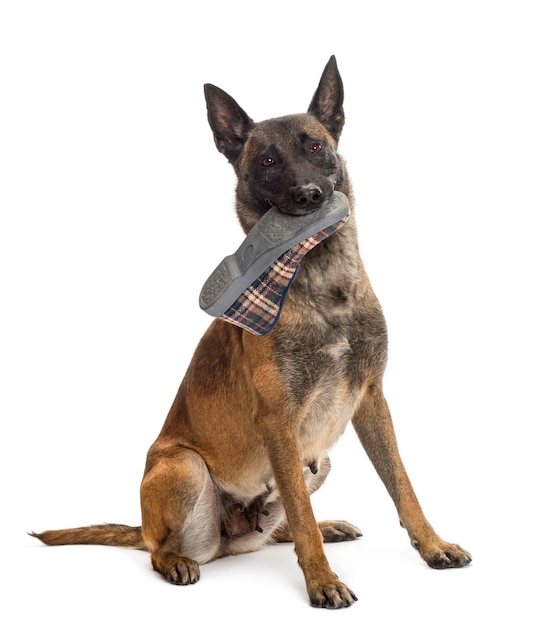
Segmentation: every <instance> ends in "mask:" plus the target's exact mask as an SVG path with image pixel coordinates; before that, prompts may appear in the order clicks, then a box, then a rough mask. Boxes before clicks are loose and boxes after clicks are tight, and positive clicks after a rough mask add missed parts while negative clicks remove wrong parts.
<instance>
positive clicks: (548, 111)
mask: <svg viewBox="0 0 553 626" xmlns="http://www.w3.org/2000/svg"><path fill="white" fill-rule="evenodd" d="M550 7H551V4H550V3H549V2H536V1H532V0H525V1H520V2H514V1H509V0H504V1H501V2H499V1H498V2H491V1H486V0H479V1H471V0H468V1H465V2H455V3H454V2H446V1H435V2H430V1H422V2H394V1H389V2H380V3H375V2H364V3H361V2H348V1H346V0H344V1H343V2H326V1H324V0H318V1H317V2H307V1H306V2H288V1H285V0H279V2H273V3H262V2H238V1H236V2H219V3H217V2H203V3H193V2H188V3H186V2H163V1H157V2H140V1H133V2H121V1H118V0H110V1H100V0H96V1H95V2H76V1H67V2H59V1H52V2H25V1H23V0H22V1H19V2H3V3H2V4H1V9H0V89H1V91H2V94H1V98H0V203H1V204H0V209H1V222H0V285H1V291H0V297H1V306H0V316H1V326H0V333H1V334H0V342H1V343H0V385H1V388H0V394H1V395H0V402H1V406H0V428H1V435H0V445H1V456H0V458H1V463H2V467H1V477H2V478H1V480H2V483H1V492H2V499H1V502H2V513H1V517H0V524H1V528H0V530H1V537H2V541H3V551H2V552H3V559H2V565H1V574H0V576H1V580H0V595H1V597H2V601H1V602H0V613H5V614H6V615H5V616H1V615H0V619H1V621H2V623H5V624H25V625H27V624H33V623H39V622H40V623H56V624H60V625H65V624H72V625H73V624H98V623H102V624H108V625H109V624H122V623H123V624H132V623H137V624H138V623H146V621H150V622H153V621H154V620H155V622H156V623H164V622H168V623H172V624H181V623H188V622H189V621H190V620H198V619H201V620H212V619H222V620H227V621H228V619H229V618H230V619H231V620H236V622H237V623H239V622H242V623H244V622H252V621H254V622H256V623H266V622H267V620H270V619H271V618H274V619H275V620H279V619H282V620H288V622H287V623H299V620H302V619H304V618H305V619H311V620H313V619H317V620H324V621H325V623H330V622H329V620H332V623H344V620H346V621H347V622H348V623H354V624H369V623H370V624H399V623H406V622H411V621H413V623H419V622H420V623H425V624H430V625H433V624H441V623H448V624H462V623H465V622H468V623H471V624H490V623H492V624H499V623H502V622H503V621H504V620H507V619H509V620H510V621H509V623H511V621H512V623H524V624H532V626H534V625H539V624H551V623H552V620H553V618H552V611H551V603H550V600H549V599H548V597H547V596H548V595H549V596H550V592H551V582H552V581H551V570H550V563H551V558H552V556H553V555H552V548H551V540H550V525H551V522H550V517H549V511H550V499H551V476H552V463H551V452H550V449H551V443H550V442H551V434H550V421H551V417H552V412H553V403H552V400H551V374H552V367H551V353H552V347H553V346H552V333H551V322H552V319H553V310H552V308H553V307H552V305H551V283H552V281H551V269H552V261H553V259H552V254H551V247H552V246H551V226H550V224H551V221H550V220H551V210H552V208H553V185H552V174H553V123H552V120H553V115H552V112H553V87H552V77H553V72H552V70H553V67H552V66H553V36H552V32H553V20H552V12H551V9H550ZM331 54H335V55H336V56H337V60H338V65H339V68H340V71H341V73H342V77H343V80H344V83H345V90H346V101H345V107H346V117H347V122H346V126H345V130H344V134H343V139H342V142H341V152H342V154H343V155H344V156H345V158H346V160H347V162H348V164H349V169H350V174H351V177H352V180H353V183H354V188H355V192H356V197H357V215H358V223H359V229H360V237H361V248H362V253H363V257H364V260H365V264H366V266H367V269H368V272H369V275H370V277H371V280H372V282H373V285H374V287H375V290H376V291H377V294H378V295H379V297H380V299H381V301H382V304H383V306H384V309H385V313H386V315H387V321H388V325H389V332H390V341H391V345H390V361H389V368H388V373H387V377H386V392H387V396H388V400H389V403H390V405H391V407H392V411H393V414H394V419H395V425H396V431H397V435H398V439H399V443H400V448H401V450H402V453H403V458H404V461H405V464H406V466H407V468H408V471H409V473H410V476H411V479H412V481H413V483H414V485H415V489H416V491H417V493H418V496H419V499H420V500H421V502H422V505H423V508H424V510H425V512H426V514H427V516H428V518H429V519H430V521H431V523H432V524H433V525H434V527H435V528H436V530H437V531H438V532H439V533H440V534H441V535H442V536H443V537H444V538H445V539H447V540H450V541H455V542H459V543H461V544H462V545H463V546H465V547H466V548H468V549H469V550H470V551H471V552H472V553H473V556H474V562H473V564H472V566H471V567H469V568H467V569H464V570H455V571H433V570H430V569H429V568H428V567H426V565H425V564H424V563H423V562H422V560H421V559H420V558H419V556H418V555H417V554H416V553H415V551H414V550H413V549H412V548H411V547H410V546H409V542H408V539H407V535H406V533H405V531H403V530H402V529H401V528H400V527H399V525H398V523H397V517H396V514H395V510H394V509H393V506H392V504H391V501H390V499H389V498H388V495H387V494H386V492H385V490H384V488H383V486H382V485H381V483H380V482H379V481H378V479H377V478H376V476H375V473H374V471H373V469H372V467H371V466H370V464H369V462H368V461H367V460H366V459H365V457H364V454H363V452H362V450H361V446H360V445H359V444H358V442H357V441H356V439H355V436H354V434H353V432H352V431H351V430H348V431H346V434H345V435H344V437H343V439H342V440H341V441H340V442H339V443H338V445H337V446H336V448H335V449H334V451H333V454H332V460H333V466H334V467H333V472H332V474H331V476H330V477H329V480H328V483H327V484H326V485H325V486H324V487H323V489H322V490H321V491H320V492H319V493H318V494H316V495H315V496H314V498H313V504H314V507H315V510H316V514H317V516H318V517H319V518H321V519H324V518H336V517H337V518H345V519H349V520H350V521H352V522H353V523H355V524H357V525H359V526H360V527H361V528H362V529H363V532H364V536H363V538H362V539H361V540H359V541H357V542H353V543H350V544H343V545H332V546H328V550H327V553H328V556H329V559H330V561H331V564H332V566H333V568H334V570H335V571H336V572H337V573H339V574H340V576H341V578H342V579H343V580H344V581H345V582H346V583H347V584H348V585H349V586H350V587H352V588H353V589H354V590H355V592H356V593H357V595H358V597H359V602H357V603H356V604H355V606H354V607H353V608H350V609H348V610H345V611H340V612H339V613H334V612H328V611H318V612H314V611H315V609H311V608H310V607H309V606H308V602H307V596H306V594H305V590H304V583H303V580H302V576H301V572H300V570H299V568H298V566H297V565H296V560H295V555H294V553H293V550H292V548H291V546H276V547H272V548H268V549H266V550H264V551H262V552H260V553H257V554H253V555H245V556H240V557H232V558H228V559H223V560H220V561H217V562H215V563H212V564H209V565H206V566H204V567H203V569H202V579H201V581H200V582H199V583H198V584H197V585H195V586H193V587H189V588H181V587H174V586H172V585H169V584H167V583H165V582H164V581H163V580H162V579H161V577H160V576H158V575H157V574H156V573H154V572H152V571H151V569H150V564H149V559H148V556H147V554H145V553H142V552H134V551H128V550H121V549H115V548H105V547H91V546H78V547H67V548H46V547H42V546H40V545H39V544H38V542H36V540H34V539H31V538H30V537H28V536H27V535H26V533H27V531H31V530H35V531H40V530H44V529H47V528H60V527H68V526H72V525H87V524H91V523H98V522H103V521H110V522H121V523H129V524H133V525H138V524H140V511H139V500H138V488H139V483H140V479H141V476H142V471H143V464H144V458H145V453H146V450H147V448H148V446H149V445H150V444H151V442H152V441H153V440H154V438H155V437H156V435H157V433H158V431H159V429H160V427H161V425H162V423H163V420H164V418H165V414H166V412H167V410H168V408H169V406H170V404H171V402H172V400H173V397H174V394H175V392H176V390H177V387H178V385H179V383H180V380H181V378H182V376H183V374H184V372H185V369H186V367H187V364H188V362H189V359H190V356H191V353H192V351H193V349H194V346H195V344H196V343H197V340H198V338H199V337H200V336H201V334H202V332H203V331H204V329H205V328H206V327H207V325H208V323H209V321H210V320H209V318H208V317H207V316H206V315H205V314H204V313H202V311H201V310H200V309H199V307H198V304H197V300H198V293H199V290H200V287H201V285H202V283H203V281H204V279H205V278H206V277H207V275H208V274H209V273H210V272H211V270H212V269H213V267H214V266H215V265H216V263H218V262H219V260H220V259H221V258H222V256H224V255H225V254H228V253H230V252H233V251H234V250H235V249H236V247H237V245H238V244H239V243H240V241H241V239H242V233H241V231H240V229H239V228H238V225H237V221H236V219H235V217H234V215H233V211H232V197H233V187H234V174H233V172H232V169H231V167H230V166H229V165H228V164H227V163H226V162H225V159H224V157H223V156H222V155H220V154H218V153H217V151H216V149H215V147H214V144H213V140H212V136H211V132H210V130H209V127H208V125H207V121H206V115H205V102H204V98H203V91H202V89H203V83H205V82H212V83H214V84H216V85H218V86H220V87H222V88H223V89H225V90H227V91H229V92H230V93H231V94H232V95H233V96H234V97H235V98H236V99H237V100H238V102H239V103H240V104H241V105H242V106H243V107H244V108H245V109H246V110H247V112H248V113H249V114H250V115H251V116H252V117H253V118H254V119H258V120H259V119H264V118H267V117H271V116H275V115H281V114H286V113H294V112H301V111H304V110H305V109H306V108H307V106H308V104H309V101H310V99H311V96H312V94H313V92H314V90H315V88H316V86H317V84H318V81H319V78H320V74H321V72H322V70H323V67H324V65H325V63H326V62H327V60H328V58H329V57H330V55H331ZM8 616H9V617H8ZM291 618H293V620H294V621H293V622H290V621H289V620H290V619H291ZM233 623H234V621H233ZM285 623H286V622H285Z"/></svg>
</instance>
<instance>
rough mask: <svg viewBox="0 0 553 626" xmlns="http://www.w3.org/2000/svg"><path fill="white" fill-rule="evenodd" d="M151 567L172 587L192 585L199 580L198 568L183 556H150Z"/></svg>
mask: <svg viewBox="0 0 553 626" xmlns="http://www.w3.org/2000/svg"><path fill="white" fill-rule="evenodd" d="M152 565H153V567H154V569H155V570H157V571H158V572H159V573H160V574H162V575H163V576H165V578H166V579H167V580H168V581H169V582H170V583H171V584H173V585H193V584H194V583H196V582H198V580H200V566H199V565H198V563H196V561H193V560H192V559H187V558H186V557H184V556H179V555H177V554H152Z"/></svg>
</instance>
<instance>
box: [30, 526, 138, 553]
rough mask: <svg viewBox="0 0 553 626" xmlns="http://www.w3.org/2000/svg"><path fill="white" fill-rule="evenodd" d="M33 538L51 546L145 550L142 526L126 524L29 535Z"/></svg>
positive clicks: (49, 531) (47, 531) (67, 529)
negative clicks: (82, 545)
mask: <svg viewBox="0 0 553 626" xmlns="http://www.w3.org/2000/svg"><path fill="white" fill-rule="evenodd" d="M29 535H31V537H36V538H37V539H40V541H42V542H43V543H45V544H47V545H49V546H63V545H68V544H84V543H86V544H94V545H102V546H117V547H120V548H135V549H136V550H145V549H146V545H145V544H144V540H143V539H142V527H141V526H125V525H124V524H98V525H95V526H84V527H82V528H66V529H64V530H46V531H44V532H43V533H29Z"/></svg>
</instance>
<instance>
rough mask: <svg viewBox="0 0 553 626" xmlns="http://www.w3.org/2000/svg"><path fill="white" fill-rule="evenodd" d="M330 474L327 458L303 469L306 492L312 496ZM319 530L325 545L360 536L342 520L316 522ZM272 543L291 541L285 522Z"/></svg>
mask: <svg viewBox="0 0 553 626" xmlns="http://www.w3.org/2000/svg"><path fill="white" fill-rule="evenodd" d="M329 472H330V459H329V458H328V456H325V457H323V458H322V459H321V460H320V461H318V462H313V463H312V464H311V465H309V466H308V467H307V468H304V470H303V475H304V476H305V482H306V484H307V491H308V493H309V495H312V494H313V493H315V491H317V489H319V487H320V486H321V485H322V484H323V482H324V481H325V480H326V477H327V476H328V473H329ZM318 526H319V530H320V531H321V535H322V536H323V541H324V542H325V543H333V542H337V541H352V540H354V539H357V538H358V537H361V536H362V533H361V531H360V530H359V528H357V526H354V525H353V524H350V523H349V522H345V521H343V520H327V521H324V522H318ZM272 538H273V541H276V542H277V543H288V542H291V541H293V540H294V539H293V537H292V533H291V531H290V527H289V526H288V523H287V522H285V523H284V524H283V525H282V526H281V527H280V528H279V529H278V530H277V531H276V532H275V533H274V534H273V537H272Z"/></svg>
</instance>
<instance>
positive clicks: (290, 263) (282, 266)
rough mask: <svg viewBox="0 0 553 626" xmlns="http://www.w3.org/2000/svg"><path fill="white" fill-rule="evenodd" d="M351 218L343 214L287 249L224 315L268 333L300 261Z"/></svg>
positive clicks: (275, 321) (256, 331)
mask: <svg viewBox="0 0 553 626" xmlns="http://www.w3.org/2000/svg"><path fill="white" fill-rule="evenodd" d="M347 219H348V218H347V217H345V218H343V219H342V220H340V221H339V222H337V223H336V224H333V225H332V226H329V227H328V228H325V229H324V230H321V231H319V232H318V233H316V234H315V235H312V236H311V237H308V238H307V239H304V240H303V241H300V242H299V243H298V244H296V245H295V246H294V247H293V248H290V249H289V250H287V251H286V252H285V253H284V254H283V255H281V256H280V257H279V258H278V259H277V260H276V261H275V262H274V263H272V264H271V265H270V266H269V267H268V268H267V269H266V270H265V271H264V272H263V274H261V276H259V277H258V278H256V280H255V281H254V282H253V283H252V284H251V285H250V286H249V287H247V288H246V289H245V290H244V291H243V292H242V293H241V294H240V296H239V297H238V299H237V300H236V301H235V302H234V303H233V304H232V305H231V306H230V307H229V308H228V309H227V310H226V311H225V312H224V313H223V315H222V316H221V319H224V320H225V321H227V322H231V323H232V324H236V326H240V327H241V328H244V329H245V330H248V331H249V332H251V333H253V334H254V335H265V334H267V333H268V332H269V331H270V330H272V329H273V328H274V326H275V324H276V323H277V321H278V318H279V316H280V313H281V311H282V306H283V303H284V298H285V297H286V294H287V293H288V289H289V288H290V285H291V284H292V281H293V279H294V277H295V275H296V272H297V269H298V266H299V264H300V261H301V260H302V259H303V257H304V256H305V255H306V254H307V253H308V252H309V251H310V250H312V249H313V248H314V247H315V246H316V245H317V244H319V243H320V242H321V241H323V239H326V238H327V237H329V236H330V235H332V233H334V232H335V231H336V230H338V228H340V227H341V226H342V225H343V224H345V223H346V221H347Z"/></svg>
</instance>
